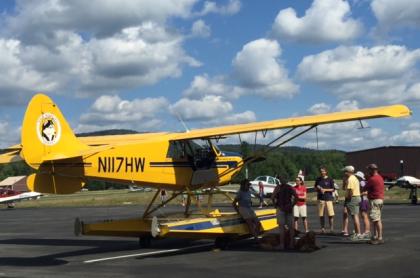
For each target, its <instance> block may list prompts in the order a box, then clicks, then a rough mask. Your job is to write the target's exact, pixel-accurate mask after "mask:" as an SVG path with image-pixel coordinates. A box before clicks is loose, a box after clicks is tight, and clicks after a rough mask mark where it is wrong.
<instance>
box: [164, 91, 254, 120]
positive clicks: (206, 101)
mask: <svg viewBox="0 0 420 278" xmlns="http://www.w3.org/2000/svg"><path fill="white" fill-rule="evenodd" d="M170 111H171V112H172V113H173V114H175V115H177V116H178V115H179V116H180V117H181V119H182V120H185V121H189V122H200V124H201V125H202V126H210V127H212V126H216V125H227V124H241V123H249V122H254V121H256V116H255V113H254V112H253V111H245V112H241V113H235V112H234V107H233V105H232V103H230V102H229V101H226V100H225V99H224V98H223V97H221V96H214V95H208V96H204V97H203V98H202V99H188V98H182V99H180V100H179V101H177V102H176V103H174V104H173V105H171V108H170Z"/></svg>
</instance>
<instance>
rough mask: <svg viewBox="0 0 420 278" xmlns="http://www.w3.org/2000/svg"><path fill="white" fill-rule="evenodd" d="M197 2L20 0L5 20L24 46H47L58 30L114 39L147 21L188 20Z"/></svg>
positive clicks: (160, 0) (193, 0) (167, 0)
mask: <svg viewBox="0 0 420 278" xmlns="http://www.w3.org/2000/svg"><path fill="white" fill-rule="evenodd" d="M196 2H197V0H122V1H102V0H91V1H83V0H73V1H63V0H48V1H18V2H17V8H16V11H17V12H16V14H15V15H12V16H9V17H8V19H7V20H6V23H7V26H8V29H9V32H10V33H11V34H13V35H15V36H18V38H19V39H20V40H22V41H24V42H25V43H27V42H28V43H31V44H33V43H40V42H42V43H43V44H47V43H48V42H49V41H50V40H51V38H52V37H51V36H52V35H53V33H54V32H55V31H56V30H67V31H75V32H87V33H88V34H89V33H90V34H92V35H93V36H100V37H104V36H111V35H113V34H114V33H117V32H119V31H120V30H121V29H124V28H127V27H131V26H136V25H138V24H139V23H141V22H144V21H154V22H159V23H162V24H163V23H164V22H165V21H166V20H167V19H168V18H170V17H182V18H185V17H189V16H190V15H191V10H192V8H193V6H194V5H195V3H196Z"/></svg>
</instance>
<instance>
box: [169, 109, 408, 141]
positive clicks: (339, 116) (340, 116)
mask: <svg viewBox="0 0 420 278" xmlns="http://www.w3.org/2000/svg"><path fill="white" fill-rule="evenodd" d="M410 115H411V111H410V109H409V108H408V107H407V106H405V105H390V106H382V107H375V108H368V109H361V110H353V111H347V112H335V113H328V114H320V115H312V116H303V117H295V118H287V119H277V120H271V121H265V122H254V123H248V124H239V125H228V126H221V127H214V128H204V129H196V130H191V131H190V132H185V133H178V134H174V136H173V138H172V140H187V139H198V138H209V137H219V136H224V135H233V134H240V133H249V132H256V131H267V130H274V129H282V128H293V127H300V126H311V125H322V124H330V123H339V122H347V121H356V120H364V119H374V118H385V117H392V118H399V117H407V116H410Z"/></svg>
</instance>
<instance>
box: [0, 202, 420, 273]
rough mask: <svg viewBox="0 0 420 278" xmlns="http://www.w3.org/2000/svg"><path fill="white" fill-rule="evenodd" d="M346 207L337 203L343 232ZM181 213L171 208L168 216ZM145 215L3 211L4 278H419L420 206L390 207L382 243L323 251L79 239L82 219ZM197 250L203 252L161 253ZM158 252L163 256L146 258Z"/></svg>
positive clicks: (326, 240)
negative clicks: (75, 225) (77, 221)
mask: <svg viewBox="0 0 420 278" xmlns="http://www.w3.org/2000/svg"><path fill="white" fill-rule="evenodd" d="M341 207H342V205H337V206H336V209H337V216H336V221H337V224H338V225H337V227H338V228H341ZM174 209H175V207H168V208H165V209H164V210H163V211H161V213H162V214H165V213H168V212H169V211H170V210H174ZM308 210H309V213H310V217H309V221H310V226H311V227H310V228H312V229H315V230H317V229H319V224H318V219H317V217H316V216H315V213H316V208H315V207H314V206H310V207H309V208H308ZM141 211H142V208H137V207H133V206H127V207H111V208H98V207H84V208H39V209H22V208H19V205H18V206H17V208H16V209H13V210H8V209H0V219H1V226H0V227H1V228H0V278H3V277H168V278H170V277H192V276H195V277H200V278H201V277H217V278H220V277H241V278H245V277H381V278H384V277H407V278H409V277H420V272H419V263H420V221H419V218H420V206H411V205H386V206H385V208H384V212H383V215H384V228H385V240H386V242H385V244H383V245H378V246H373V245H369V244H366V243H354V242H351V241H350V240H348V239H347V238H344V237H340V236H319V237H318V241H319V244H320V245H321V246H322V249H321V250H319V251H315V252H312V253H299V252H292V251H265V250H261V249H259V247H257V246H255V245H253V244H252V243H251V242H250V241H247V240H244V241H238V242H235V243H233V244H232V245H231V246H230V248H229V249H228V250H223V251H222V250H218V249H214V248H213V247H212V246H210V245H211V244H210V245H209V243H211V241H205V240H202V241H189V240H179V239H178V240H175V239H164V240H160V241H156V242H154V243H153V245H152V247H151V248H147V249H144V248H140V247H139V245H138V240H137V239H135V238H115V237H88V236H81V237H76V236H74V235H73V223H74V218H75V217H82V218H83V219H84V220H95V219H103V218H115V217H132V216H134V215H138V214H139V213H141ZM203 244H205V245H203ZM191 246H198V247H195V248H189V249H183V250H181V251H177V250H172V253H160V252H161V251H163V252H166V250H168V249H179V248H181V249H182V248H186V247H191ZM155 251H157V252H158V253H155V254H152V255H146V256H145V255H142V254H145V253H148V254H149V253H150V252H155ZM117 256H121V257H120V258H115V257H117ZM111 257H114V258H113V259H109V258H111ZM98 259H99V260H100V261H96V262H95V261H93V262H91V263H89V262H88V261H92V260H98ZM104 259H105V260H104ZM107 259H108V260H107ZM101 260H102V261H101Z"/></svg>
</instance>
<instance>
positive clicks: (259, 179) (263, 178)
mask: <svg viewBox="0 0 420 278" xmlns="http://www.w3.org/2000/svg"><path fill="white" fill-rule="evenodd" d="M265 180H266V178H265V177H264V176H262V177H258V178H257V181H264V182H265Z"/></svg>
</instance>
